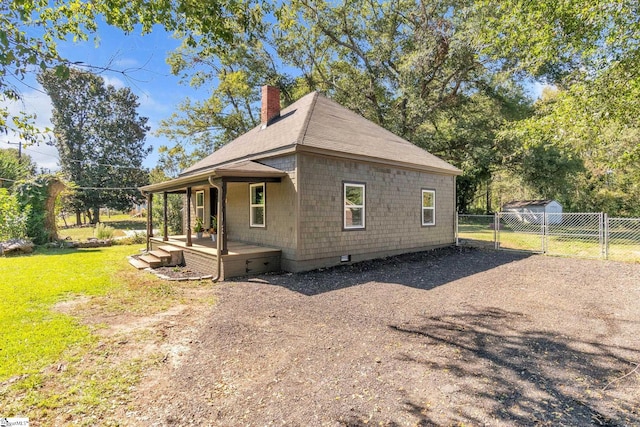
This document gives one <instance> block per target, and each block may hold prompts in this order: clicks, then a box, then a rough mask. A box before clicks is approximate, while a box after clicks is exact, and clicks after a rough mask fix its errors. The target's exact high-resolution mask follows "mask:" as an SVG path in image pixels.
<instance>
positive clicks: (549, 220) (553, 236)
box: [545, 213, 605, 258]
mask: <svg viewBox="0 0 640 427" xmlns="http://www.w3.org/2000/svg"><path fill="white" fill-rule="evenodd" d="M545 223H546V229H545V253H548V254H550V255H564V256H567V255H568V256H574V257H580V258H602V257H603V256H604V245H605V240H604V239H605V237H604V236H605V234H604V214H602V213H548V214H546V215H545Z"/></svg>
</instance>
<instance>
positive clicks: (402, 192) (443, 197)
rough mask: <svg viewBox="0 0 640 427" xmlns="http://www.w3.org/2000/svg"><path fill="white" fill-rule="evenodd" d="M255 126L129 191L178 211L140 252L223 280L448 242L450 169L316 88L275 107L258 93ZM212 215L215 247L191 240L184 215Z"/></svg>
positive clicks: (270, 93)
mask: <svg viewBox="0 0 640 427" xmlns="http://www.w3.org/2000/svg"><path fill="white" fill-rule="evenodd" d="M261 121H262V123H261V124H260V125H259V126H257V127H256V128H254V129H252V130H250V131H249V132H247V133H245V134H243V135H241V136H240V137H238V138H237V139H235V140H233V141H231V142H229V143H228V144H226V145H225V146H223V147H221V148H220V149H218V150H216V151H215V152H214V153H213V154H211V155H210V156H208V157H206V158H204V159H203V160H201V161H199V162H197V163H196V164H194V165H193V166H191V167H189V168H187V169H186V170H184V171H183V172H182V173H181V174H180V175H179V176H178V177H177V178H176V179H173V180H171V181H167V182H163V183H159V184H152V185H147V186H144V187H141V191H142V192H143V193H144V194H146V195H147V198H148V200H149V201H151V200H152V198H153V196H154V195H156V196H162V197H166V195H167V194H169V193H182V194H185V200H186V201H187V203H188V205H189V206H190V209H187V210H186V212H185V213H186V215H185V216H186V221H185V231H184V233H185V234H184V235H181V236H168V235H167V232H166V228H165V230H164V232H163V236H162V237H155V236H151V237H149V238H148V239H149V242H148V248H149V249H153V250H157V249H158V248H160V247H163V248H165V249H166V248H168V247H169V246H173V247H179V248H180V249H181V250H182V251H183V256H184V258H185V259H186V261H187V264H188V265H189V264H191V265H196V266H197V267H198V268H199V269H201V270H203V269H206V270H207V272H212V273H213V274H217V273H219V274H220V275H221V276H222V277H225V278H229V277H232V276H237V275H245V274H253V273H261V272H264V271H270V270H280V269H282V270H285V271H291V272H300V271H305V270H310V269H315V268H320V267H326V266H332V265H336V264H340V263H348V262H355V261H361V260H366V259H375V258H380V257H385V256H390V255H394V254H400V253H406V252H414V251H422V250H427V249H431V248H437V247H442V246H447V245H451V244H453V243H454V242H455V215H456V209H455V200H456V199H455V187H456V186H455V182H456V176H457V175H459V174H460V173H461V171H460V170H459V169H457V168H455V167H453V166H452V165H450V164H449V163H447V162H445V161H444V160H441V159H440V158H438V157H436V156H434V155H432V154H430V153H428V152H427V151H425V150H423V149H421V148H419V147H417V146H415V145H414V144H412V143H410V142H408V141H406V140H404V139H402V138H400V137H398V136H396V135H395V134H393V133H391V132H389V131H387V130H385V129H383V128H381V127H380V126H378V125H376V124H374V123H373V122H370V121H369V120H366V119H364V118H363V117H361V116H360V115H358V114H356V113H354V112H352V111H350V110H348V109H347V108H345V107H342V106H341V105H339V104H337V103H336V102H334V101H332V100H330V99H328V98H326V97H325V96H323V95H322V94H320V93H318V92H313V93H310V94H308V95H306V96H304V97H303V98H301V99H299V100H298V101H297V102H295V103H293V104H291V105H290V106H289V107H287V108H285V109H283V110H282V111H281V110H280V92H279V90H278V89H277V88H274V87H270V86H265V87H263V88H262V108H261ZM212 216H215V217H216V219H217V223H218V224H217V225H218V229H217V241H216V243H215V247H213V246H214V243H213V242H212V241H211V240H210V239H208V237H203V238H201V239H196V238H195V237H193V236H192V234H193V227H194V221H195V218H200V221H202V222H203V224H204V226H205V229H206V228H207V227H208V226H209V222H210V221H211V217H212ZM149 221H151V219H149ZM149 234H150V233H149ZM218 265H220V268H221V270H218V268H217V266H218ZM203 272H204V271H203Z"/></svg>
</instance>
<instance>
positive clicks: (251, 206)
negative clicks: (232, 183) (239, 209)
mask: <svg viewBox="0 0 640 427" xmlns="http://www.w3.org/2000/svg"><path fill="white" fill-rule="evenodd" d="M258 187H262V194H263V197H262V203H253V189H254V188H258ZM260 207H261V208H262V224H257V223H256V222H255V218H254V215H253V209H254V208H260ZM249 225H250V226H251V227H259V228H264V227H266V226H267V186H266V184H265V183H264V182H259V183H256V184H249Z"/></svg>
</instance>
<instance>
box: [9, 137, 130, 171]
mask: <svg viewBox="0 0 640 427" xmlns="http://www.w3.org/2000/svg"><path fill="white" fill-rule="evenodd" d="M5 142H6V143H7V144H16V143H15V142H8V141H5ZM22 149H23V150H24V151H27V150H28V151H30V152H32V153H36V154H40V155H43V156H49V157H53V158H55V159H57V160H60V156H56V155H55V154H49V153H43V152H42V151H36V150H34V149H33V148H30V147H24V146H23V148H22ZM67 161H68V162H73V163H84V162H90V165H89V166H106V167H110V168H119V169H142V167H143V166H142V165H141V166H120V165H112V164H110V163H97V162H91V161H89V160H78V159H67Z"/></svg>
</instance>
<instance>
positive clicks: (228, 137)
mask: <svg viewBox="0 0 640 427" xmlns="http://www.w3.org/2000/svg"><path fill="white" fill-rule="evenodd" d="M265 30H266V29H265V27H264V26H262V27H256V28H255V31H254V32H253V33H252V34H251V35H242V33H241V31H240V28H238V35H237V36H236V41H235V43H233V44H232V45H220V46H218V45H214V46H208V47H207V48H206V49H203V47H202V46H201V45H197V46H191V45H190V44H189V43H188V42H187V41H185V42H183V44H182V46H181V47H180V48H179V49H177V50H176V51H175V52H173V53H172V54H171V55H170V56H169V59H168V62H169V64H170V65H171V69H172V72H173V73H174V74H176V75H180V76H182V78H183V81H184V82H185V83H188V84H190V85H191V86H193V87H195V88H205V89H206V90H210V91H211V95H210V96H209V98H208V99H206V100H204V101H201V102H196V101H192V100H190V99H188V98H187V99H185V100H184V101H183V102H182V104H181V105H180V106H179V107H178V112H176V113H175V114H173V115H172V116H171V117H169V118H168V119H166V120H163V121H162V122H161V123H160V128H159V130H158V134H160V135H163V136H166V137H167V138H168V139H169V140H171V141H173V142H174V145H173V146H172V147H168V146H161V147H160V148H159V150H158V151H159V153H160V164H161V166H162V167H163V169H164V170H165V171H167V172H168V174H169V175H170V176H176V175H177V174H178V173H179V172H180V170H182V169H184V168H186V167H187V166H190V165H191V164H192V163H193V162H194V161H195V160H198V159H201V158H203V157H205V156H206V155H208V154H210V153H211V152H213V151H214V150H215V149H217V148H219V147H220V146H222V145H224V144H226V143H227V142H229V141H232V140H233V139H235V138H237V137H238V136H240V135H242V134H243V133H245V132H247V131H248V130H250V129H252V128H254V127H255V126H257V125H258V124H259V123H260V114H259V111H256V110H257V109H259V106H258V107H257V108H256V106H257V105H259V101H260V87H261V86H262V85H264V84H271V85H275V86H278V87H279V88H280V89H281V94H282V96H283V98H284V104H285V105H286V104H289V103H291V102H293V98H292V96H291V93H290V90H289V89H290V87H291V85H292V84H293V80H292V79H290V78H288V77H287V76H285V75H284V74H282V73H281V72H280V71H279V69H278V68H279V67H278V61H277V60H276V59H275V58H274V54H273V53H272V52H271V49H269V46H268V45H266V44H265V41H266V39H267V36H266V34H265ZM212 81H217V86H215V87H213V85H212V83H211V82H212ZM209 85H211V87H213V89H208V87H209ZM189 146H190V147H193V149H192V150H188V149H186V148H185V147H189Z"/></svg>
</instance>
